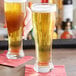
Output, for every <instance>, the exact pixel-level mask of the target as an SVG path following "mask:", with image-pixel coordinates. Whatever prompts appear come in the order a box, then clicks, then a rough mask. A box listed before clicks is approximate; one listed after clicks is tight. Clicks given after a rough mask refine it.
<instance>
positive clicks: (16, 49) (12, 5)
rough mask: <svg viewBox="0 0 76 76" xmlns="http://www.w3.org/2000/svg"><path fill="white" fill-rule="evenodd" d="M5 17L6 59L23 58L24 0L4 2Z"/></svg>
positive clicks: (7, 0)
mask: <svg viewBox="0 0 76 76" xmlns="http://www.w3.org/2000/svg"><path fill="white" fill-rule="evenodd" d="M4 8H5V17H6V22H7V29H8V40H9V50H8V53H7V57H8V58H10V59H16V58H19V57H23V56H24V53H23V49H22V32H23V21H24V17H25V0H5V2H4Z"/></svg>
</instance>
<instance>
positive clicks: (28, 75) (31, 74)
mask: <svg viewBox="0 0 76 76" xmlns="http://www.w3.org/2000/svg"><path fill="white" fill-rule="evenodd" d="M25 76H66V72H65V68H64V66H54V69H53V70H52V71H51V72H48V73H37V72H35V71H34V69H33V65H26V71H25Z"/></svg>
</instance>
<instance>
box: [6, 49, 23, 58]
mask: <svg viewBox="0 0 76 76" xmlns="http://www.w3.org/2000/svg"><path fill="white" fill-rule="evenodd" d="M22 57H24V52H23V50H20V52H19V54H17V55H15V54H12V53H11V52H9V51H8V53H7V58H8V59H19V58H22Z"/></svg>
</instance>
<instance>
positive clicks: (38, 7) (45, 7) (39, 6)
mask: <svg viewBox="0 0 76 76" xmlns="http://www.w3.org/2000/svg"><path fill="white" fill-rule="evenodd" d="M31 9H32V11H34V12H56V4H48V3H35V4H33V5H32V7H31Z"/></svg>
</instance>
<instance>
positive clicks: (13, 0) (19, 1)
mask: <svg viewBox="0 0 76 76" xmlns="http://www.w3.org/2000/svg"><path fill="white" fill-rule="evenodd" d="M4 1H5V2H18V3H21V2H27V0H4Z"/></svg>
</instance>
